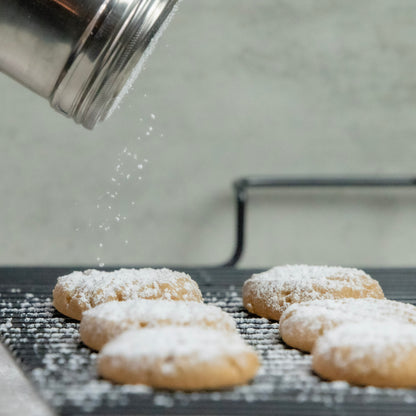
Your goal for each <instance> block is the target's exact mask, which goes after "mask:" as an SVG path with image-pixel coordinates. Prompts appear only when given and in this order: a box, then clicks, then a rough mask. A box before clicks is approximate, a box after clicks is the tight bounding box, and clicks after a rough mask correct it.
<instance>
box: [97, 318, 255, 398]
mask: <svg viewBox="0 0 416 416" xmlns="http://www.w3.org/2000/svg"><path fill="white" fill-rule="evenodd" d="M258 368H259V359H258V357H257V354H256V353H255V351H254V350H253V349H252V348H251V347H250V346H248V345H247V344H246V343H245V342H244V341H243V339H242V338H241V337H240V336H239V335H238V334H237V333H235V332H224V331H218V330H215V329H210V328H199V327H176V326H166V327H160V328H145V329H142V330H140V331H138V330H132V331H127V332H124V333H122V334H121V335H119V336H118V337H117V338H115V339H113V340H112V341H110V342H109V343H108V344H106V345H105V346H104V348H103V349H102V350H101V352H100V353H99V354H98V372H99V374H100V375H101V376H103V377H104V378H106V379H109V380H111V381H115V382H117V383H121V384H145V385H148V386H151V387H155V388H162V389H172V390H188V391H190V390H208V389H220V388H226V387H231V386H235V385H241V384H245V383H247V382H248V381H249V380H250V379H252V378H253V377H254V376H255V374H256V372H257V370H258Z"/></svg>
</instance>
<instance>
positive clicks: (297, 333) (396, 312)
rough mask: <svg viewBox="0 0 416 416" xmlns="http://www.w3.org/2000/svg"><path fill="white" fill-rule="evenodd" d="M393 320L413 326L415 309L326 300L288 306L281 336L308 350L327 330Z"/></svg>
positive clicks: (376, 302) (387, 303) (389, 302)
mask: <svg viewBox="0 0 416 416" xmlns="http://www.w3.org/2000/svg"><path fill="white" fill-rule="evenodd" d="M362 320H375V321H378V322H384V321H387V320H394V321H397V322H399V323H410V324H416V307H415V306H413V305H411V304H408V303H402V302H396V301H392V300H387V299H372V298H366V299H352V298H349V299H325V300H315V301H311V302H303V303H298V304H293V305H291V306H290V307H289V308H288V309H286V311H285V312H284V313H283V315H282V317H281V319H280V334H281V336H282V338H283V340H284V341H285V342H286V343H287V344H288V345H290V346H292V347H295V348H299V349H301V350H304V351H311V349H312V348H313V345H314V344H315V342H316V339H317V338H318V337H319V336H320V335H322V334H324V333H325V332H326V331H328V330H330V329H332V328H335V327H337V326H339V325H342V324H346V323H354V322H361V321H362Z"/></svg>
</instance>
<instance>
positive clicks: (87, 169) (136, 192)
mask: <svg viewBox="0 0 416 416" xmlns="http://www.w3.org/2000/svg"><path fill="white" fill-rule="evenodd" d="M415 38H416V4H415V2H414V1H413V0H369V1H365V2H363V1H361V0H351V1H345V0H338V1H333V0H331V1H330V0H290V1H289V0H287V1H283V0H227V1H223V0H184V1H183V3H182V5H181V8H180V11H179V13H178V14H177V16H176V18H175V19H174V20H173V22H172V24H171V26H170V27H169V29H168V31H167V32H166V34H165V36H164V37H163V38H162V40H161V42H160V44H159V46H158V48H157V49H156V51H155V53H154V54H153V56H152V57H151V59H150V60H149V61H148V64H147V68H146V71H145V72H144V73H143V74H142V75H141V76H140V78H139V81H138V82H137V83H136V85H135V89H134V91H132V92H131V93H130V94H129V96H128V97H127V98H126V99H125V101H124V103H123V106H122V109H121V110H119V111H118V112H117V113H116V114H115V115H114V116H113V118H111V119H110V120H108V121H107V122H106V123H104V124H102V125H101V126H99V127H98V128H97V129H96V130H94V131H93V132H92V133H91V132H89V131H85V130H83V129H82V128H80V127H78V126H76V125H74V124H73V123H72V122H71V121H69V120H66V119H64V118H63V117H61V116H60V115H58V114H55V113H54V112H53V111H52V110H51V109H50V108H49V106H48V104H47V103H46V101H44V100H43V99H41V98H39V97H37V96H35V95H34V94H32V93H31V92H29V91H26V90H25V89H24V88H23V87H21V86H19V85H18V84H16V83H15V82H14V81H12V80H10V79H8V78H6V77H5V76H0V91H1V98H0V108H1V113H0V178H1V180H0V263H1V264H74V263H75V264H93V265H94V264H97V262H104V263H106V264H111V263H117V264H122V263H126V264H150V263H153V264H216V263H220V262H222V261H224V260H225V259H226V258H227V257H228V256H229V255H230V254H231V250H232V246H233V242H234V234H233V231H234V229H233V225H234V219H233V214H234V212H233V201H232V192H231V182H232V181H233V180H234V179H235V178H237V177H239V176H241V175H246V174H279V175H285V176H292V175H295V176H311V175H327V176H334V175H335V176H338V175H360V174H367V175H395V176H396V175H397V176H398V175H406V174H413V173H414V171H415V166H416V164H415V158H416V71H415V69H414V68H415V67H416V46H415V42H414V39H415ZM152 114H154V116H155V117H156V118H155V119H154V118H153V117H152ZM150 127H152V129H150ZM146 132H148V133H149V135H146ZM139 136H140V137H141V139H140V140H138V137H139ZM129 153H130V155H129ZM145 159H146V160H148V162H145ZM141 164H143V165H144V168H143V169H140V168H139V167H138V165H141ZM118 165H120V167H119V168H117V166H118ZM128 175H130V176H129V179H127V176H128ZM139 177H141V178H142V179H141V180H139ZM113 179H114V180H113ZM107 192H108V194H107ZM116 192H117V194H116ZM112 195H113V196H114V198H112ZM109 206H111V209H110V208H109ZM415 207H416V195H415V192H414V191H411V190H407V191H392V190H390V191H389V190H385V191H381V190H379V191H371V192H369V191H366V190H359V191H353V190H344V191H342V190H340V191H336V190H335V191H328V190H325V191H307V192H299V191H295V190H287V191H271V192H270V191H256V192H252V193H251V200H250V210H249V217H248V244H247V251H246V254H245V257H244V261H243V262H242V265H245V266H256V265H260V266H266V265H272V264H277V263H292V262H305V263H329V264H358V265H415V264H416V258H415V255H414V247H415V240H416V238H415V230H416V209H415ZM101 245H102V246H101ZM97 258H100V260H97Z"/></svg>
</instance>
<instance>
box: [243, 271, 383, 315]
mask: <svg viewBox="0 0 416 416" xmlns="http://www.w3.org/2000/svg"><path fill="white" fill-rule="evenodd" d="M338 298H379V299H383V298H384V294H383V291H382V290H381V288H380V285H379V284H378V282H377V281H376V280H374V279H372V278H371V277H370V276H369V275H368V274H366V273H364V272H363V271H362V270H358V269H351V268H345V267H328V266H306V265H294V266H280V267H274V268H273V269H270V270H268V271H266V272H263V273H259V274H254V275H253V276H252V277H251V278H250V279H248V280H247V281H246V282H245V283H244V287H243V303H244V306H245V308H246V309H247V310H248V311H249V312H251V313H254V314H256V315H259V316H262V317H264V318H269V319H275V320H279V319H280V316H281V315H282V313H283V312H284V311H285V309H286V308H287V307H288V306H290V305H291V304H293V303H299V302H305V301H310V300H315V299H338Z"/></svg>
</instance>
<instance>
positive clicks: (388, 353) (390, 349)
mask: <svg viewBox="0 0 416 416" xmlns="http://www.w3.org/2000/svg"><path fill="white" fill-rule="evenodd" d="M312 356H313V364H312V365H313V369H314V370H315V371H316V372H317V373H318V374H320V375H321V376H323V377H324V378H328V379H330V380H345V381H349V382H351V383H354V384H368V385H375V386H380V387H383V386H386V387H387V386H389V387H411V386H416V327H415V326H414V325H410V324H404V323H397V322H395V321H387V322H384V323H380V322H377V321H371V320H369V321H363V322H361V323H353V324H344V325H341V326H339V327H337V328H334V329H331V330H329V331H327V332H326V333H325V334H324V335H323V336H322V337H320V338H318V340H317V342H316V344H315V347H314V348H313V351H312Z"/></svg>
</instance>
